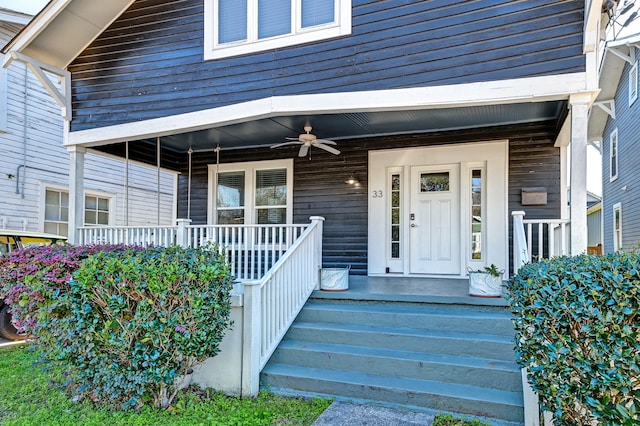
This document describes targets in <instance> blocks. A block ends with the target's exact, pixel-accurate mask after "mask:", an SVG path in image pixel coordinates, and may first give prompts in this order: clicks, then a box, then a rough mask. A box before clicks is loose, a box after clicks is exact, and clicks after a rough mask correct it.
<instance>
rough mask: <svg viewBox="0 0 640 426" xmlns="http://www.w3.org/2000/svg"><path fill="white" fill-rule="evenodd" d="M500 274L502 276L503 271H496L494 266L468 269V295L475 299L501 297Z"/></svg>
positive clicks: (496, 268)
mask: <svg viewBox="0 0 640 426" xmlns="http://www.w3.org/2000/svg"><path fill="white" fill-rule="evenodd" d="M502 274H504V270H498V267H497V266H496V265H494V264H491V266H485V267H484V268H483V269H477V270H472V269H470V268H469V295H471V296H475V297H500V296H502Z"/></svg>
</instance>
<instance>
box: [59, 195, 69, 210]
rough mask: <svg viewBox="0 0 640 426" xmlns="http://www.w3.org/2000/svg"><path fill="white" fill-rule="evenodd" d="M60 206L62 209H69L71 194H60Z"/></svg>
mask: <svg viewBox="0 0 640 426" xmlns="http://www.w3.org/2000/svg"><path fill="white" fill-rule="evenodd" d="M60 205H61V206H62V207H69V193H68V192H61V193H60Z"/></svg>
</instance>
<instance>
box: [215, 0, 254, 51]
mask: <svg viewBox="0 0 640 426" xmlns="http://www.w3.org/2000/svg"><path fill="white" fill-rule="evenodd" d="M246 39H247V0H218V42H219V43H231V42H234V41H239V40H246Z"/></svg>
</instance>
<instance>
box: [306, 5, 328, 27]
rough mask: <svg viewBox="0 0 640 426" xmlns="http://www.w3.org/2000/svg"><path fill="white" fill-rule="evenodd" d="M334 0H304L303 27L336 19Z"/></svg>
mask: <svg viewBox="0 0 640 426" xmlns="http://www.w3.org/2000/svg"><path fill="white" fill-rule="evenodd" d="M334 16H335V11H334V0H302V28H307V27H313V26H314V25H321V24H327V23H329V22H333V21H334Z"/></svg>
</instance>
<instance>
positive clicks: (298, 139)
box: [285, 137, 300, 142]
mask: <svg viewBox="0 0 640 426" xmlns="http://www.w3.org/2000/svg"><path fill="white" fill-rule="evenodd" d="M285 139H286V140H288V141H298V142H300V138H289V137H287V138H285Z"/></svg>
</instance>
